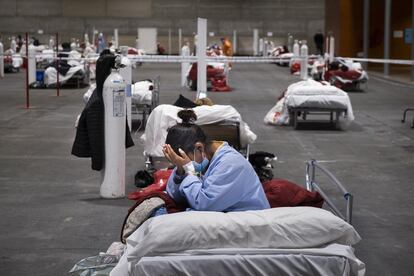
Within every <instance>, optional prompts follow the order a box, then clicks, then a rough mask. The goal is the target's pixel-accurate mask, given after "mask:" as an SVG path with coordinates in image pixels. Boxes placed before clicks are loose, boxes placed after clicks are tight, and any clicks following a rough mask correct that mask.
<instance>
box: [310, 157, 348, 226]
mask: <svg viewBox="0 0 414 276" xmlns="http://www.w3.org/2000/svg"><path fill="white" fill-rule="evenodd" d="M316 169H319V171H321V172H323V173H324V174H325V175H326V176H327V177H328V178H329V179H330V180H331V183H333V184H334V185H335V186H336V187H337V188H338V189H339V190H340V192H341V193H342V195H343V197H344V198H345V201H346V214H345V215H344V214H343V213H342V212H341V211H340V210H339V209H338V207H336V205H335V204H334V203H333V201H332V200H331V198H330V197H329V196H328V195H327V194H326V193H325V192H324V191H323V190H322V188H321V186H320V185H319V183H317V182H316ZM306 188H307V189H308V190H309V191H311V192H313V191H317V192H319V193H320V194H321V196H322V197H323V198H324V200H325V202H326V204H327V205H328V207H329V208H330V209H331V211H332V212H333V213H334V214H335V215H337V216H338V217H340V218H342V219H343V220H345V221H347V222H348V223H350V224H351V223H352V207H353V195H352V194H351V193H350V192H349V191H348V190H347V189H346V188H345V187H344V186H343V185H342V184H341V182H339V180H338V179H337V178H336V177H335V176H334V175H333V174H332V173H331V172H330V171H328V169H326V168H325V167H324V166H322V165H321V164H320V163H318V161H316V160H313V159H312V160H310V161H308V162H307V163H306Z"/></svg>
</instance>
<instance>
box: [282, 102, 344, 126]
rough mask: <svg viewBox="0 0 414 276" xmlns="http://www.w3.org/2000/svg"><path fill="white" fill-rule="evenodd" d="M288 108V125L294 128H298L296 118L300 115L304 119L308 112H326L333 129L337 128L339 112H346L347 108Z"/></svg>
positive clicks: (321, 113) (320, 113)
mask: <svg viewBox="0 0 414 276" xmlns="http://www.w3.org/2000/svg"><path fill="white" fill-rule="evenodd" d="M288 110H289V115H290V125H291V126H293V127H294V128H295V129H297V128H298V121H299V120H298V118H299V117H300V116H302V121H306V117H307V115H308V114H314V115H315V114H318V115H325V114H328V115H329V118H330V120H329V122H330V123H331V124H332V125H333V126H334V127H335V129H339V116H340V115H341V113H344V114H346V113H347V110H346V109H345V108H316V107H288ZM334 115H335V116H334ZM334 117H335V118H334ZM307 122H315V121H307Z"/></svg>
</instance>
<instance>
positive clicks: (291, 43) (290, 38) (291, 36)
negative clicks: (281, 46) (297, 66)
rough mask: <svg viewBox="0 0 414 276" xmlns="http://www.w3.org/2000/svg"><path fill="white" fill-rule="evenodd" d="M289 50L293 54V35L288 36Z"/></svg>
mask: <svg viewBox="0 0 414 276" xmlns="http://www.w3.org/2000/svg"><path fill="white" fill-rule="evenodd" d="M287 44H288V45H287V48H288V51H289V52H292V50H293V49H292V48H293V35H291V34H288V41H287Z"/></svg>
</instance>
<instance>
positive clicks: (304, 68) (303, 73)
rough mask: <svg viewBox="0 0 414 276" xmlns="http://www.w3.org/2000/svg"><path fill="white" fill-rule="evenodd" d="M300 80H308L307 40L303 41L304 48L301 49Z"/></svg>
mask: <svg viewBox="0 0 414 276" xmlns="http://www.w3.org/2000/svg"><path fill="white" fill-rule="evenodd" d="M300 58H301V62H300V78H301V79H302V80H307V79H308V45H306V40H303V41H302V46H301V47H300Z"/></svg>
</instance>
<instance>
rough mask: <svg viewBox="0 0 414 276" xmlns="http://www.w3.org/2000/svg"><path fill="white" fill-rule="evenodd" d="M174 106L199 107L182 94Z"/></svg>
mask: <svg viewBox="0 0 414 276" xmlns="http://www.w3.org/2000/svg"><path fill="white" fill-rule="evenodd" d="M173 105H175V106H178V107H182V108H194V107H196V106H197V105H196V104H195V103H194V102H193V101H191V100H190V99H187V98H186V97H184V96H183V95H181V94H180V96H179V97H178V99H177V100H176V101H175V103H174V104H173Z"/></svg>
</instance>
